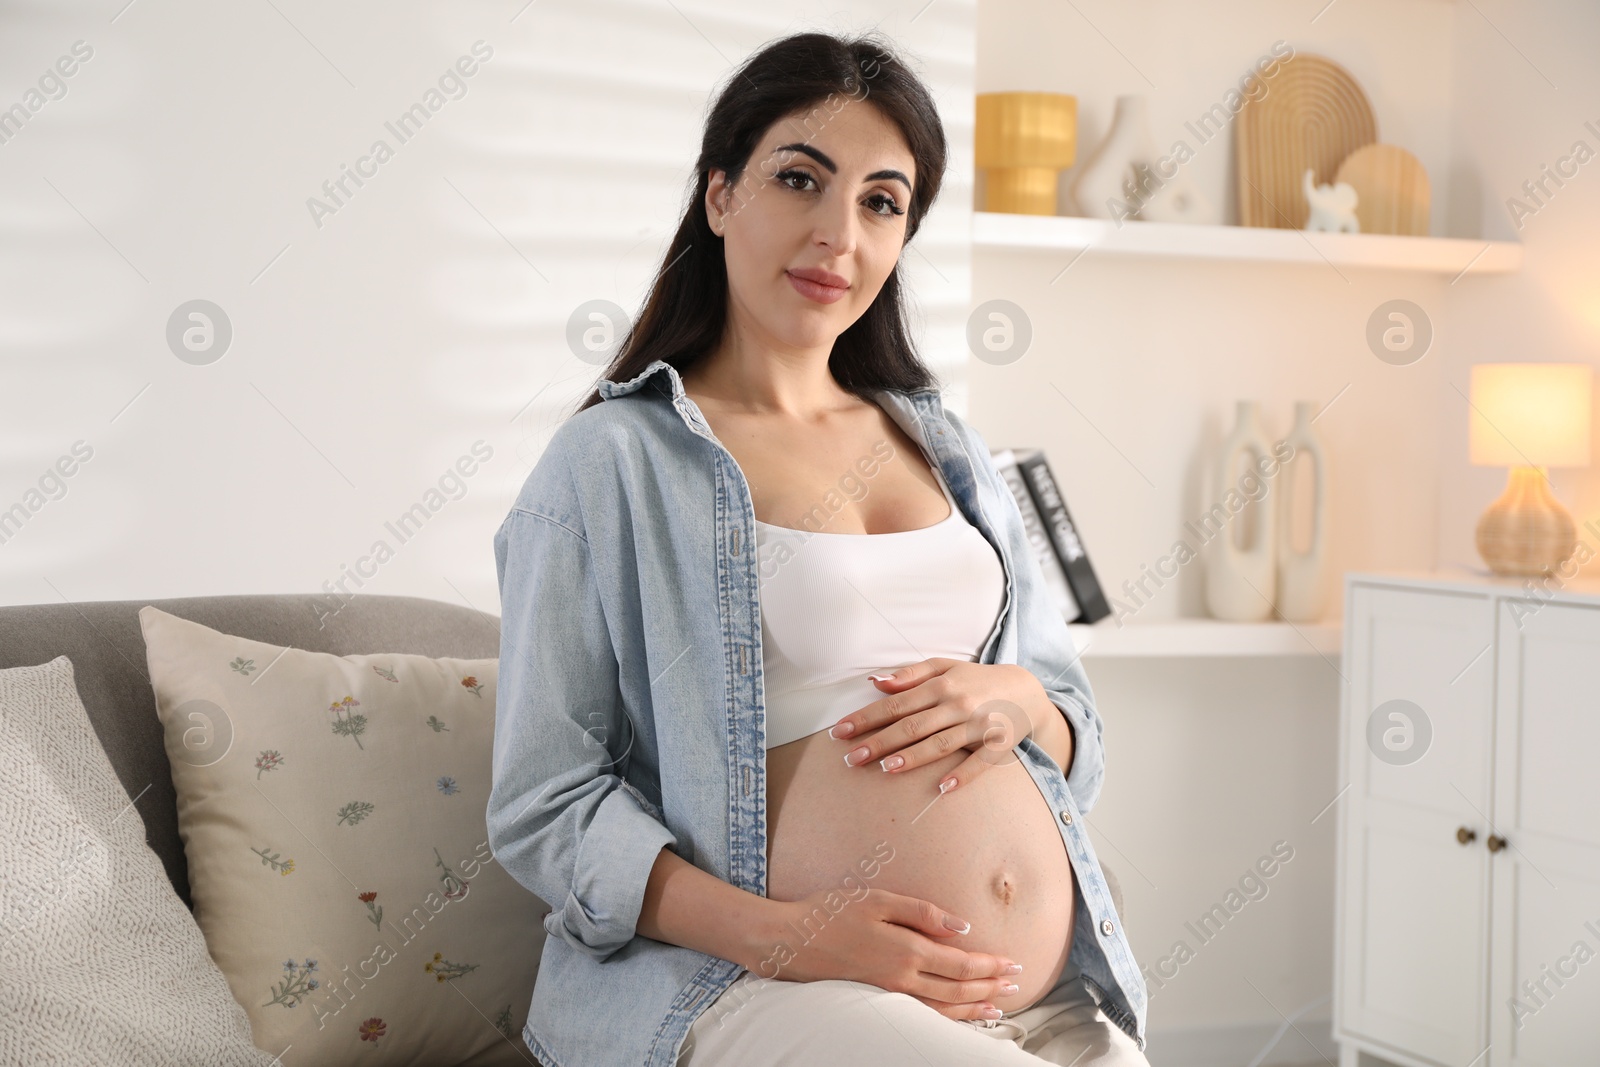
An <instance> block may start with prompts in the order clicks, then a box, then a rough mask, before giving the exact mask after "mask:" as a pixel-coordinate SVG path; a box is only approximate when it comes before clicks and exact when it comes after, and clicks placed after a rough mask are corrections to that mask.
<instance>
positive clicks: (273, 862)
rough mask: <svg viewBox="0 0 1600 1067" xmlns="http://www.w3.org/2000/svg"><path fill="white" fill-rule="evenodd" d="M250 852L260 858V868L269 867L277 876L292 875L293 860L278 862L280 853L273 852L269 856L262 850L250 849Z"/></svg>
mask: <svg viewBox="0 0 1600 1067" xmlns="http://www.w3.org/2000/svg"><path fill="white" fill-rule="evenodd" d="M250 851H251V852H254V853H255V854H256V855H258V856H260V857H261V863H262V866H265V867H271V868H272V869H273V870H275V871H277V872H278V873H279V874H292V873H293V872H294V860H292V859H287V860H280V859H279V858H278V857H279V855H281V854H280V853H277V852H274V853H273V854H272V855H270V856H269V855H267V850H266V849H264V848H252V849H251V850H250Z"/></svg>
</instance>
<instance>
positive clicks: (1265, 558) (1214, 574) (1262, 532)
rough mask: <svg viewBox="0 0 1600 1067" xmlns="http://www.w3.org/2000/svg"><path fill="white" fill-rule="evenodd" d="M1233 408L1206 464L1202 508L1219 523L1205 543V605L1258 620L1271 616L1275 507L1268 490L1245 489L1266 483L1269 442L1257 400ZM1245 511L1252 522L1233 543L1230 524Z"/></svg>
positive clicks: (1224, 614)
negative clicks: (1207, 483)
mask: <svg viewBox="0 0 1600 1067" xmlns="http://www.w3.org/2000/svg"><path fill="white" fill-rule="evenodd" d="M1235 411H1236V417H1235V425H1234V428H1233V432H1232V433H1230V434H1229V435H1228V436H1227V438H1225V439H1224V440H1223V442H1222V444H1221V445H1220V446H1218V449H1217V453H1216V458H1215V461H1214V462H1213V464H1212V478H1211V485H1212V486H1213V492H1212V498H1211V503H1210V505H1208V509H1209V512H1210V513H1211V514H1213V515H1217V516H1218V517H1219V518H1218V520H1217V521H1218V523H1219V524H1220V527H1221V528H1220V529H1219V530H1218V531H1217V532H1216V533H1215V534H1214V535H1213V536H1212V538H1211V540H1210V541H1209V542H1208V543H1207V546H1208V549H1209V555H1208V557H1207V560H1206V572H1205V573H1206V608H1207V610H1208V611H1210V612H1211V614H1212V615H1213V616H1215V617H1216V618H1219V619H1227V620H1229V621H1231V622H1262V621H1264V620H1266V619H1269V618H1271V617H1272V604H1273V598H1274V595H1275V592H1276V585H1277V568H1276V566H1275V556H1276V552H1277V521H1276V520H1277V508H1276V507H1275V506H1274V504H1275V502H1274V501H1273V500H1272V499H1271V494H1270V491H1269V492H1268V493H1266V494H1258V495H1257V497H1256V498H1255V499H1251V498H1250V493H1249V489H1250V486H1251V485H1254V484H1270V483H1266V481H1265V479H1264V478H1263V477H1262V476H1261V464H1263V463H1265V462H1267V461H1268V459H1269V457H1270V453H1271V449H1272V442H1270V441H1268V440H1267V436H1266V434H1265V433H1264V432H1262V429H1261V409H1260V405H1259V404H1257V403H1256V402H1255V401H1253V400H1241V401H1239V402H1238V403H1237V405H1235ZM1241 461H1242V464H1241ZM1247 475H1253V477H1247ZM1241 498H1242V499H1243V504H1242V505H1241V504H1239V503H1238V502H1239V500H1240V499H1241ZM1230 503H1231V504H1232V505H1235V506H1237V510H1235V507H1234V506H1230ZM1246 510H1249V511H1250V512H1251V518H1252V519H1253V520H1254V521H1253V523H1251V524H1250V536H1249V538H1248V540H1247V543H1246V544H1245V545H1243V546H1242V547H1241V546H1239V545H1236V544H1235V543H1234V540H1235V532H1236V528H1235V524H1237V523H1241V522H1246V521H1247V520H1246V519H1245V513H1246Z"/></svg>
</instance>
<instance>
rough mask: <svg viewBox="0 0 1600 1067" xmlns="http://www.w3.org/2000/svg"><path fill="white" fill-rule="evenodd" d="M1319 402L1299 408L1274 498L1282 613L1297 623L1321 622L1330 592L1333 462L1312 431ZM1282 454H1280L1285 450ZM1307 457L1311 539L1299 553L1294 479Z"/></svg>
mask: <svg viewBox="0 0 1600 1067" xmlns="http://www.w3.org/2000/svg"><path fill="white" fill-rule="evenodd" d="M1316 411H1317V404H1316V401H1314V400H1300V401H1297V402H1296V403H1295V405H1294V426H1293V428H1292V429H1290V431H1289V436H1287V437H1285V438H1284V443H1285V444H1287V445H1289V446H1291V447H1292V448H1293V449H1294V451H1293V452H1292V453H1290V455H1291V457H1292V458H1291V459H1290V461H1289V462H1288V463H1286V464H1284V466H1283V467H1281V468H1280V469H1279V471H1278V475H1277V478H1276V480H1275V481H1276V484H1275V488H1274V489H1273V493H1275V494H1276V495H1277V497H1278V508H1277V511H1278V551H1277V560H1278V591H1277V594H1276V596H1277V608H1278V614H1280V615H1282V616H1283V617H1284V618H1285V619H1289V620H1291V621H1293V622H1312V621H1315V620H1317V619H1320V618H1322V610H1323V608H1324V607H1325V606H1326V604H1327V590H1328V460H1327V453H1326V450H1325V449H1324V448H1323V444H1322V437H1321V435H1320V434H1318V433H1317V431H1316V430H1315V429H1313V428H1312V425H1311V418H1312V416H1313V415H1315V414H1316ZM1280 454H1281V450H1280ZM1301 456H1304V457H1305V459H1306V460H1307V461H1309V465H1310V467H1311V472H1312V473H1311V479H1312V482H1311V486H1312V488H1311V523H1310V525H1311V539H1310V543H1309V544H1308V545H1307V546H1306V550H1305V551H1304V552H1296V551H1295V549H1294V545H1293V541H1292V534H1293V531H1294V526H1293V523H1292V521H1291V520H1292V518H1293V509H1294V492H1293V490H1294V481H1293V479H1294V478H1295V477H1298V476H1299V474H1301V473H1304V472H1305V470H1306V467H1307V466H1308V463H1306V462H1296V461H1297V460H1299V459H1300V457H1301Z"/></svg>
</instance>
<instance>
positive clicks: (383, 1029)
mask: <svg viewBox="0 0 1600 1067" xmlns="http://www.w3.org/2000/svg"><path fill="white" fill-rule="evenodd" d="M356 1032H357V1033H359V1034H360V1035H361V1040H363V1041H376V1040H378V1038H380V1037H382V1036H383V1035H384V1034H386V1033H387V1032H388V1027H387V1026H386V1025H385V1024H384V1021H383V1020H382V1019H380V1018H378V1017H377V1016H376V1015H374V1016H373V1017H372V1018H370V1019H368V1020H367V1021H366V1022H364V1023H362V1024H361V1025H360V1026H359V1027H357V1028H356Z"/></svg>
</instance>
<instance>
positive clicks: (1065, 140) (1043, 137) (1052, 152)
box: [974, 93, 1078, 215]
mask: <svg viewBox="0 0 1600 1067" xmlns="http://www.w3.org/2000/svg"><path fill="white" fill-rule="evenodd" d="M974 142H975V145H974V146H975V149H976V152H975V156H976V159H975V162H976V163H977V165H978V166H979V167H982V168H983V170H984V193H983V210H985V211H1005V212H1010V213H1012V214H1018V215H1054V214H1055V213H1056V187H1057V183H1058V182H1059V180H1060V176H1061V170H1062V168H1064V167H1070V166H1072V164H1073V162H1074V161H1075V160H1076V159H1077V153H1078V98H1077V97H1075V96H1067V95H1065V94H1063V93H979V94H978V104H977V114H976V127H975V136H974Z"/></svg>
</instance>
